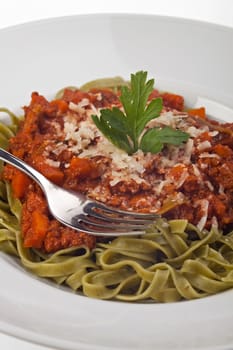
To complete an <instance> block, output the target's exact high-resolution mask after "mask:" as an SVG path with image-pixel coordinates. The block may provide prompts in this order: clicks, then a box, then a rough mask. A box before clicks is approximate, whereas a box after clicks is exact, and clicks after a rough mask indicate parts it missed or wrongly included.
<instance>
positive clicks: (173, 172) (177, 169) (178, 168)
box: [169, 164, 187, 180]
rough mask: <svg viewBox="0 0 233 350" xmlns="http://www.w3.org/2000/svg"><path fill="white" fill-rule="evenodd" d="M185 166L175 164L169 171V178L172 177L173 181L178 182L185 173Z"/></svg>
mask: <svg viewBox="0 0 233 350" xmlns="http://www.w3.org/2000/svg"><path fill="white" fill-rule="evenodd" d="M186 169H187V168H186V166H185V165H183V164H177V165H175V166H174V167H173V168H171V169H170V170H169V177H172V178H173V179H174V180H179V178H180V177H181V175H182V174H183V172H184V171H186Z"/></svg>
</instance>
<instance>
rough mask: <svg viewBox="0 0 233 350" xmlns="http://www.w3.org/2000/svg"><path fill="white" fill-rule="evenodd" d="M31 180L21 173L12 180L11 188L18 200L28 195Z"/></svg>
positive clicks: (16, 174) (17, 173) (17, 172)
mask: <svg viewBox="0 0 233 350" xmlns="http://www.w3.org/2000/svg"><path fill="white" fill-rule="evenodd" d="M30 183H31V180H30V179H29V177H28V176H27V175H25V174H24V173H22V172H21V171H18V170H17V171H16V172H15V175H14V177H13V179H12V182H11V186H12V190H13V194H14V196H15V197H16V198H22V197H23V196H24V194H25V193H26V191H27V189H28V186H29V184H30Z"/></svg>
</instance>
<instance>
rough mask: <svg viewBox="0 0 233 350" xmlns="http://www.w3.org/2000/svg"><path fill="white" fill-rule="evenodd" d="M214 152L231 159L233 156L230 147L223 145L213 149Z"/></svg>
mask: <svg viewBox="0 0 233 350" xmlns="http://www.w3.org/2000/svg"><path fill="white" fill-rule="evenodd" d="M213 150H214V152H215V153H217V154H218V155H219V156H220V157H224V158H227V157H231V156H232V154H233V151H232V149H231V148H230V147H228V146H225V145H221V144H217V145H215V146H214V147H213Z"/></svg>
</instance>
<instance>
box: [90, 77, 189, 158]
mask: <svg viewBox="0 0 233 350" xmlns="http://www.w3.org/2000/svg"><path fill="white" fill-rule="evenodd" d="M146 79H147V72H143V71H139V72H137V73H135V74H131V83H130V88H129V87H128V86H122V87H121V96H120V101H121V103H122V106H123V108H124V112H122V111H121V110H120V109H119V108H117V107H113V108H112V109H102V110H101V114H100V117H97V116H96V115H93V116H92V119H93V122H94V123H95V125H96V126H97V128H98V129H99V130H100V131H101V132H102V133H103V134H104V135H105V137H106V138H108V139H109V140H110V141H111V142H112V143H113V144H114V145H115V146H117V147H118V148H121V149H123V150H124V151H126V152H127V153H128V154H133V153H134V152H136V151H137V150H138V149H142V150H143V152H151V153H158V152H160V151H161V150H162V148H163V146H164V144H167V143H170V144H174V145H180V144H181V143H182V142H184V141H187V139H188V138H189V135H188V134H187V133H184V132H182V131H180V130H175V129H172V128H170V127H164V128H162V129H161V128H153V129H149V130H148V131H147V132H145V133H144V135H143V136H142V137H141V135H142V133H143V131H144V129H145V127H146V125H147V123H148V122H149V121H150V120H152V119H154V118H157V117H159V115H160V113H161V110H162V107H163V103H162V99H161V98H156V99H153V100H151V101H150V102H148V98H149V96H150V94H151V92H152V91H153V89H154V79H150V80H148V81H146ZM140 139H141V141H140Z"/></svg>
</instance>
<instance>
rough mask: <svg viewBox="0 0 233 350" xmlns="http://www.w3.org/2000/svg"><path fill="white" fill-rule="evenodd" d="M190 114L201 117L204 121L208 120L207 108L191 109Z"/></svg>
mask: <svg viewBox="0 0 233 350" xmlns="http://www.w3.org/2000/svg"><path fill="white" fill-rule="evenodd" d="M188 114H189V115H192V116H193V117H200V118H202V119H205V118H206V111H205V107H200V108H193V109H189V110H188Z"/></svg>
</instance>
